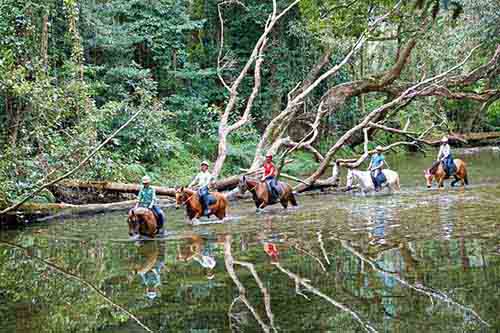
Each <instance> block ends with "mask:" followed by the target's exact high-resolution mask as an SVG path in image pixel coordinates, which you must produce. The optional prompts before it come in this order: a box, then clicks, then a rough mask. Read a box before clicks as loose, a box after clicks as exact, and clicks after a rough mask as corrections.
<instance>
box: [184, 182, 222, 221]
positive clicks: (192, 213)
mask: <svg viewBox="0 0 500 333" xmlns="http://www.w3.org/2000/svg"><path fill="white" fill-rule="evenodd" d="M210 194H211V195H213V196H214V197H215V199H216V202H215V203H214V204H213V205H211V206H209V207H208V208H209V211H210V214H213V215H215V216H217V218H218V219H219V220H222V219H224V218H225V217H226V209H227V207H228V201H227V199H226V196H225V195H224V194H222V193H219V192H211V193H210ZM175 203H176V205H175V208H179V207H180V206H182V205H185V206H186V212H187V216H188V218H189V220H193V219H199V218H200V217H202V216H203V205H202V204H201V200H200V196H199V195H198V192H197V191H193V190H190V189H187V188H184V187H180V188H177V189H176V190H175ZM209 217H210V216H209Z"/></svg>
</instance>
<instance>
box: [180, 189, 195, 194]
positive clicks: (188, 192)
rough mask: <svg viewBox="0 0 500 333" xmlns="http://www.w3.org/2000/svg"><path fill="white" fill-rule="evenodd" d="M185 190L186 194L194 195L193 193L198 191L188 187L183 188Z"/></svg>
mask: <svg viewBox="0 0 500 333" xmlns="http://www.w3.org/2000/svg"><path fill="white" fill-rule="evenodd" d="M183 191H184V193H186V194H188V195H193V194H195V193H196V191H194V190H190V189H188V188H184V190H183Z"/></svg>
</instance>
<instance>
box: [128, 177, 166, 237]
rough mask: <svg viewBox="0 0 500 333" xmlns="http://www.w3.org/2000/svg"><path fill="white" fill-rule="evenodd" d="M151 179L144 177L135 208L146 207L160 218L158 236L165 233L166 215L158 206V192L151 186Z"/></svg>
mask: <svg viewBox="0 0 500 333" xmlns="http://www.w3.org/2000/svg"><path fill="white" fill-rule="evenodd" d="M150 183H151V178H149V177H148V176H144V177H143V178H142V185H143V186H142V187H141V189H140V191H139V194H138V195H137V203H136V204H135V207H134V208H137V207H144V208H148V209H151V210H152V211H153V212H154V213H155V214H156V215H157V216H158V234H162V233H163V222H164V215H163V211H162V210H161V209H160V207H158V206H157V205H156V191H155V189H154V188H153V187H152V186H150Z"/></svg>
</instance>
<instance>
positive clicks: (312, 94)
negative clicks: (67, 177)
mask: <svg viewBox="0 0 500 333" xmlns="http://www.w3.org/2000/svg"><path fill="white" fill-rule="evenodd" d="M499 46H500V3H499V2H498V1H496V0H484V1H477V0H458V1H448V0H406V1H405V0H401V1H393V0H375V1H373V0H372V1H367V0H324V1H317V0H300V1H295V2H292V1H291V0H289V1H283V0H277V1H274V2H273V1H255V0H249V1H245V2H240V1H238V0H227V1H213V0H203V1H197V0H193V1H186V0H141V1H139V0H128V1H123V0H46V1H29V0H24V1H14V0H0V121H1V123H2V126H1V133H0V193H1V194H0V206H8V205H9V204H12V203H13V202H15V201H16V200H17V199H19V198H20V197H21V196H22V195H23V194H25V193H29V192H31V191H33V189H35V188H36V187H37V186H39V185H41V184H44V183H47V182H49V181H51V180H54V179H57V178H58V177H60V176H61V175H64V174H65V173H66V172H68V170H71V169H73V168H75V167H76V166H78V165H80V164H81V163H82V162H83V161H84V160H85V159H86V157H88V155H89V154H90V153H91V152H93V151H95V150H96V147H98V146H99V145H100V144H101V143H102V142H103V141H104V140H105V139H106V138H110V140H109V141H106V144H105V145H103V147H102V149H99V150H98V151H97V152H96V154H95V155H93V156H92V157H91V158H89V159H88V163H85V164H84V165H83V166H82V167H81V168H78V170H77V172H76V173H74V174H72V175H71V177H72V178H75V179H88V180H109V181H120V182H126V183H134V182H138V180H139V179H140V177H142V176H143V175H144V174H149V175H151V176H152V178H153V182H154V183H155V184H158V185H160V184H161V185H165V186H173V185H175V184H187V182H188V181H189V180H190V178H191V177H192V176H193V174H194V173H195V172H196V170H197V168H198V164H199V162H200V161H201V160H204V159H207V160H209V161H212V162H213V163H214V164H213V173H214V174H215V175H216V176H218V177H219V178H222V177H225V176H229V175H235V174H238V173H240V172H241V168H247V169H248V168H255V167H256V166H258V165H259V164H260V161H261V158H262V156H263V155H264V154H265V152H267V151H272V152H273V153H275V154H278V156H281V157H283V158H284V157H285V156H289V157H292V158H293V163H289V164H286V170H287V172H288V173H290V174H293V175H301V176H305V177H306V178H307V179H306V182H305V184H311V183H312V182H314V181H316V180H317V179H318V178H319V177H320V176H322V175H324V174H325V172H326V170H327V168H328V167H329V166H330V165H331V163H332V162H333V160H334V159H338V158H347V159H349V158H351V159H352V158H353V157H354V158H355V160H356V158H357V157H358V156H359V155H360V154H362V153H363V142H364V141H365V140H364V136H363V133H365V136H366V138H369V146H370V147H371V145H373V144H381V145H384V146H389V145H390V144H393V143H394V142H395V141H400V140H401V139H409V140H410V141H412V142H411V143H412V144H413V145H414V146H416V148H417V149H419V148H421V146H422V145H425V144H426V143H429V142H430V141H431V140H432V139H435V138H437V137H438V136H439V135H441V134H443V133H460V134H467V133H471V132H496V131H498V130H499V129H500V102H498V99H499V98H500V86H499V83H500V79H499V77H500V76H499V75H498V74H499V71H500V66H499V57H500V47H499ZM132 117H133V119H132V121H131V122H130V124H128V126H126V127H123V129H121V130H120V131H118V132H117V133H115V132H116V131H117V129H120V128H122V126H123V125H124V124H126V123H127V121H128V120H130V119H131V118H132ZM431 132H432V133H431ZM113 133H115V134H116V135H114V136H112V137H110V136H111V135H112V134H113ZM427 135H431V137H430V138H429V137H427ZM401 137H402V138H401ZM365 146H366V145H365ZM401 147H407V145H401ZM400 149H406V148H400V147H396V148H395V150H396V151H399V150H400ZM303 186H307V185H303ZM35 200H37V201H41V202H52V201H55V200H56V198H54V196H53V194H52V193H51V192H49V191H48V190H44V191H41V192H40V193H39V195H38V196H37V197H36V198H35Z"/></svg>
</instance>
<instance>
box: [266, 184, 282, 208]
mask: <svg viewBox="0 0 500 333" xmlns="http://www.w3.org/2000/svg"><path fill="white" fill-rule="evenodd" d="M277 184H278V186H276V187H274V186H271V182H266V185H267V190H268V191H269V194H270V198H269V201H270V202H271V203H275V202H277V201H278V200H279V199H280V198H281V195H282V194H283V186H282V184H281V182H277Z"/></svg>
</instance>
